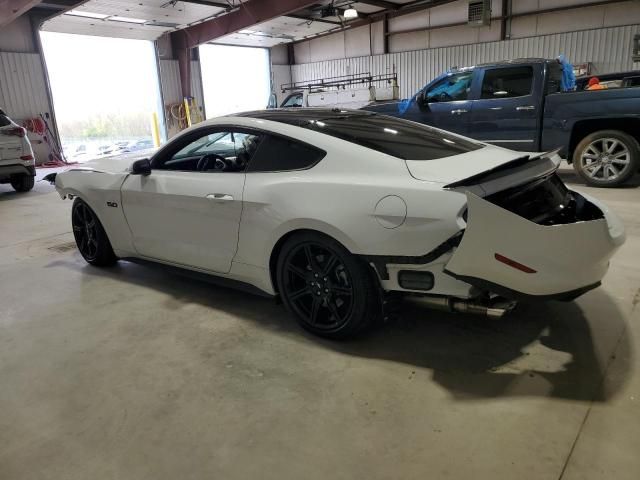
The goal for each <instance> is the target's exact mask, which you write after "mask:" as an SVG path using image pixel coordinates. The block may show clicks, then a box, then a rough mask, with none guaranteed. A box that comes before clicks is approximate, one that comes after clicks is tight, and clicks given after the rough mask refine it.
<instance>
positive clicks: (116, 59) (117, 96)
mask: <svg viewBox="0 0 640 480" xmlns="http://www.w3.org/2000/svg"><path fill="white" fill-rule="evenodd" d="M40 35H41V39H42V47H43V50H44V55H45V60H46V63H47V70H48V74H49V80H50V84H51V93H52V96H53V103H54V109H55V113H56V120H57V124H58V130H59V132H60V137H61V141H62V148H63V151H64V153H65V157H66V158H67V160H70V161H79V162H83V161H87V160H90V159H92V158H98V157H104V156H110V155H114V154H118V153H124V152H128V151H137V150H143V149H147V148H152V147H153V145H154V143H153V140H152V138H153V133H152V130H153V127H152V114H153V112H159V111H161V110H160V109H159V108H158V107H159V106H160V105H161V100H160V89H159V81H158V70H157V63H156V56H155V51H154V46H153V43H152V42H150V41H145V40H130V39H121V38H105V37H93V36H87V35H76V34H67V33H55V32H41V33H40Z"/></svg>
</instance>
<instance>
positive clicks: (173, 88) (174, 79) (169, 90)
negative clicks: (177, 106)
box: [160, 60, 182, 104]
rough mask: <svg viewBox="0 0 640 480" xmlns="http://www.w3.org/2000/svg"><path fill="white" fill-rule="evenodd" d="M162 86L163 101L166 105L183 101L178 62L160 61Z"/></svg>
mask: <svg viewBox="0 0 640 480" xmlns="http://www.w3.org/2000/svg"><path fill="white" fill-rule="evenodd" d="M160 85H162V100H163V101H164V103H165V104H171V103H179V102H181V101H182V91H181V90H180V71H179V69H178V61H177V60H160Z"/></svg>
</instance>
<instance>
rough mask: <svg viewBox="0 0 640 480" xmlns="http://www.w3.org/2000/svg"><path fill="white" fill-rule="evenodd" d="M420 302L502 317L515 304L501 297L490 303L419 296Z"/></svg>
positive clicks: (449, 309) (432, 305)
mask: <svg viewBox="0 0 640 480" xmlns="http://www.w3.org/2000/svg"><path fill="white" fill-rule="evenodd" d="M420 302H421V303H426V304H427V305H428V306H430V307H432V308H435V309H437V310H444V311H446V312H457V313H472V314H474V315H482V316H484V317H488V318H502V317H503V316H504V315H505V314H506V313H509V312H510V311H511V310H513V309H514V307H515V306H516V302H515V301H513V300H505V299H502V298H501V299H499V300H497V301H495V302H490V304H486V303H481V302H474V301H469V300H462V299H459V298H449V297H421V298H420Z"/></svg>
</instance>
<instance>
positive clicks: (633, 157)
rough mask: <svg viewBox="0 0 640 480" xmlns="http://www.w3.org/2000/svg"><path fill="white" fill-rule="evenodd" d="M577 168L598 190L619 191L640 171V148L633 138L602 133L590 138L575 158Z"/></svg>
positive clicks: (602, 131)
mask: <svg viewBox="0 0 640 480" xmlns="http://www.w3.org/2000/svg"><path fill="white" fill-rule="evenodd" d="M573 168H574V169H575V170H576V173H577V174H578V175H579V176H580V177H582V179H583V180H584V181H585V182H586V183H587V184H588V185H592V186H594V187H617V186H619V185H622V184H623V183H625V182H626V181H627V180H629V179H630V178H631V177H632V176H633V175H634V174H635V173H636V172H637V171H638V168H640V147H639V146H638V142H637V141H636V139H635V138H633V137H632V136H631V135H629V134H627V133H625V132H621V131H619V130H601V131H599V132H594V133H592V134H590V135H587V136H586V137H585V138H583V139H582V141H581V142H580V143H579V144H578V146H577V147H576V150H575V152H574V154H573Z"/></svg>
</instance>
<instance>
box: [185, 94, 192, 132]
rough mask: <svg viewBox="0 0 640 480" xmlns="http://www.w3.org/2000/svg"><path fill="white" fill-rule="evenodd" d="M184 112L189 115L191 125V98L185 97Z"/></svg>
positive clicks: (188, 123) (189, 124)
mask: <svg viewBox="0 0 640 480" xmlns="http://www.w3.org/2000/svg"><path fill="white" fill-rule="evenodd" d="M184 113H185V115H186V117H187V126H189V127H190V126H191V109H190V108H189V99H188V98H185V99H184Z"/></svg>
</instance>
